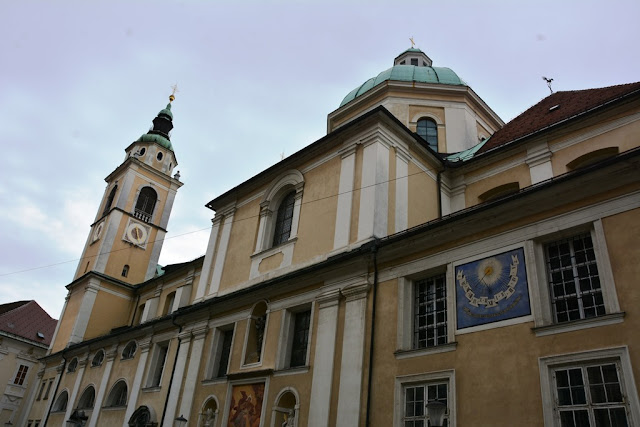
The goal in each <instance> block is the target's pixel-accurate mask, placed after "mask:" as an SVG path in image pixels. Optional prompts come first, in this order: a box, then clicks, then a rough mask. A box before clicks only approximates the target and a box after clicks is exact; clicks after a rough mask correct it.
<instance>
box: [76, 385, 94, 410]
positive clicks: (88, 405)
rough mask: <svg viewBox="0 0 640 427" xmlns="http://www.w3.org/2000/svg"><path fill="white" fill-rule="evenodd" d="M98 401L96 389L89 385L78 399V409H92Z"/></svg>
mask: <svg viewBox="0 0 640 427" xmlns="http://www.w3.org/2000/svg"><path fill="white" fill-rule="evenodd" d="M95 401H96V390H95V388H93V386H91V385H90V386H89V387H87V388H86V389H85V390H84V391H83V392H82V395H81V396H80V399H79V400H78V406H77V408H78V409H92V408H93V405H94V403H95Z"/></svg>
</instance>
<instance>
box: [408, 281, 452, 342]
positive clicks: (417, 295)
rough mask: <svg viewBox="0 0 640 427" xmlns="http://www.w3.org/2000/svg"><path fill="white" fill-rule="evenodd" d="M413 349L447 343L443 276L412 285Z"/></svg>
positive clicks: (445, 296) (445, 293)
mask: <svg viewBox="0 0 640 427" xmlns="http://www.w3.org/2000/svg"><path fill="white" fill-rule="evenodd" d="M413 296H414V307H413V314H414V315H413V348H414V349H418V348H427V347H434V346H437V345H440V344H446V343H447V285H446V280H445V275H444V274H441V275H438V276H433V277H429V278H427V279H423V280H418V281H416V282H415V283H414V294H413Z"/></svg>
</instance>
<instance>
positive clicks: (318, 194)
mask: <svg viewBox="0 0 640 427" xmlns="http://www.w3.org/2000/svg"><path fill="white" fill-rule="evenodd" d="M341 162H342V161H341V159H340V157H339V156H338V157H334V158H333V159H331V160H329V161H328V162H325V163H324V164H322V165H320V166H318V167H316V168H314V169H312V170H310V171H308V172H307V173H306V174H305V175H304V181H305V184H304V194H303V196H302V206H301V207H300V222H299V225H298V241H297V242H296V246H295V250H294V253H293V261H292V263H293V264H297V263H299V262H302V261H306V260H309V259H311V258H313V257H314V256H318V255H321V254H324V253H327V252H329V251H331V250H332V249H333V237H334V233H335V223H336V210H337V206H338V197H337V194H338V185H339V182H340V166H341Z"/></svg>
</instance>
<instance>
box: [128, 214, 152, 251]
mask: <svg viewBox="0 0 640 427" xmlns="http://www.w3.org/2000/svg"><path fill="white" fill-rule="evenodd" d="M148 237H149V228H148V227H147V226H145V225H143V224H142V223H139V222H137V221H132V220H130V221H129V224H128V225H127V228H126V230H125V233H124V240H126V241H128V242H130V243H133V244H134V245H138V246H140V247H144V246H145V245H146V243H147V239H148Z"/></svg>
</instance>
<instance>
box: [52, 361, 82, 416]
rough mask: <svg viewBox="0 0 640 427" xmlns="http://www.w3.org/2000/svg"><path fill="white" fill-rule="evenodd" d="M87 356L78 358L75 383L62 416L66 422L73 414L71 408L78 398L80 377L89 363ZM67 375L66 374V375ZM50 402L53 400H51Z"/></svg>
mask: <svg viewBox="0 0 640 427" xmlns="http://www.w3.org/2000/svg"><path fill="white" fill-rule="evenodd" d="M88 358H89V355H88V354H87V355H85V356H83V358H82V360H80V358H78V368H77V369H76V372H75V376H76V381H75V383H74V384H73V390H72V391H71V396H69V400H68V402H69V403H68V404H67V412H65V414H64V419H65V420H68V419H69V417H70V416H71V413H72V412H73V409H74V408H73V407H74V405H75V401H76V399H77V398H78V389H79V388H80V384H81V383H82V377H83V376H84V370H85V369H86V368H87V363H88V362H89V359H88ZM67 375H68V373H67ZM51 400H52V401H53V400H54V399H51Z"/></svg>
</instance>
